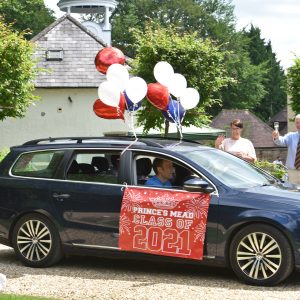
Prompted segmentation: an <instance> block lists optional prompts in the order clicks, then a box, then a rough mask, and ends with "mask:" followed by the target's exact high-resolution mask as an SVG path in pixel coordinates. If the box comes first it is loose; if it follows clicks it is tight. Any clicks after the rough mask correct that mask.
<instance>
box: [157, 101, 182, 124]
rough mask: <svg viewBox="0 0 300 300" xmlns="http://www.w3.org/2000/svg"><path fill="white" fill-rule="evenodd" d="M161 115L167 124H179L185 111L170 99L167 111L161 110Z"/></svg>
mask: <svg viewBox="0 0 300 300" xmlns="http://www.w3.org/2000/svg"><path fill="white" fill-rule="evenodd" d="M162 114H163V116H164V117H165V118H166V119H167V120H168V121H169V122H171V123H177V124H181V122H182V120H183V117H184V114H185V110H184V108H183V107H182V105H181V104H180V103H179V102H178V101H176V100H173V99H172V98H171V97H170V100H169V104H168V107H167V110H165V111H164V110H163V111H162Z"/></svg>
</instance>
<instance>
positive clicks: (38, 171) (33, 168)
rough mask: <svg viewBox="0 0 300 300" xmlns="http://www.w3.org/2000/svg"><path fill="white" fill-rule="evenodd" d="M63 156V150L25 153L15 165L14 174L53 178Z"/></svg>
mask: <svg viewBox="0 0 300 300" xmlns="http://www.w3.org/2000/svg"><path fill="white" fill-rule="evenodd" d="M63 156H64V152H63V151H39V152H31V153H24V154H22V155H21V156H20V157H19V159H18V160H17V162H16V163H15V165H14V166H13V168H12V174H13V175H16V176H26V177H38V178H53V177H54V174H55V172H56V170H57V167H58V165H59V164H60V162H61V160H62V158H63Z"/></svg>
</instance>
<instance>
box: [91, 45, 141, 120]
mask: <svg viewBox="0 0 300 300" xmlns="http://www.w3.org/2000/svg"><path fill="white" fill-rule="evenodd" d="M124 64H125V55H124V54H123V52H122V51H121V50H119V49H117V48H114V47H106V48H103V49H102V50H100V51H99V52H98V54H97V55H96V57H95V65H96V69H97V70H98V71H99V72H100V73H102V74H106V79H107V80H106V81H104V82H102V83H101V84H100V86H99V88H98V96H99V99H97V100H96V101H95V103H94V106H93V109H94V112H95V114H96V115H97V116H98V117H101V118H104V119H123V120H124V113H125V109H127V110H128V111H129V112H133V111H136V110H137V109H138V108H139V107H140V106H141V101H142V100H143V98H144V97H145V96H146V93H147V84H146V82H145V81H144V80H143V79H142V78H140V77H132V78H129V73H128V70H127V69H126V67H125V66H124Z"/></svg>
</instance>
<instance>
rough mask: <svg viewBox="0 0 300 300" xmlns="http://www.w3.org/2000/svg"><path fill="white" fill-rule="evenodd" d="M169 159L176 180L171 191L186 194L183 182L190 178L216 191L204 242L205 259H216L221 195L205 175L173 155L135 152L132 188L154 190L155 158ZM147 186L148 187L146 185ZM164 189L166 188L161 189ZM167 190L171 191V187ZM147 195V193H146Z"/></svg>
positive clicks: (213, 194) (213, 193)
mask: <svg viewBox="0 0 300 300" xmlns="http://www.w3.org/2000/svg"><path fill="white" fill-rule="evenodd" d="M157 157H159V158H161V159H167V160H170V161H172V162H173V165H174V175H175V176H174V178H172V179H170V181H171V182H172V187H171V190H172V191H175V192H178V194H179V193H184V190H183V182H184V181H185V178H187V177H188V176H197V177H202V178H203V179H204V180H207V181H208V182H209V184H210V185H211V187H212V188H213V189H214V191H213V192H211V194H210V201H209V208H208V217H207V222H206V232H205V240H204V249H203V251H204V257H205V258H206V259H214V258H215V256H216V253H217V241H218V206H219V195H218V191H217V189H216V187H215V186H214V185H213V184H212V182H210V181H209V180H208V179H207V178H206V177H205V176H204V175H203V174H201V173H200V172H199V171H197V170H196V169H194V168H193V167H192V166H190V165H188V164H187V163H186V162H185V161H184V160H182V159H176V158H174V157H173V155H170V154H169V155H168V154H162V153H155V152H153V153H150V152H149V151H143V150H140V151H135V152H134V153H133V158H132V161H133V165H134V166H135V167H134V168H133V171H134V170H135V171H134V172H133V175H132V176H133V180H132V182H133V184H132V187H138V188H143V189H146V190H148V189H150V190H151V189H153V188H154V187H152V186H147V183H146V182H147V179H149V178H151V177H152V176H154V175H155V172H154V170H153V167H152V168H151V165H152V166H153V165H154V160H155V158H157ZM145 184H146V185H145ZM155 188H156V189H157V187H155ZM159 188H162V189H164V187H159ZM167 189H170V188H169V187H168V188H167ZM144 193H145V194H146V193H147V191H145V192H144Z"/></svg>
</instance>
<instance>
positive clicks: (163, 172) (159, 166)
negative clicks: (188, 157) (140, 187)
mask: <svg viewBox="0 0 300 300" xmlns="http://www.w3.org/2000/svg"><path fill="white" fill-rule="evenodd" d="M153 170H154V172H155V176H153V177H151V178H149V179H148V180H147V181H146V183H145V185H146V186H157V187H171V186H172V184H171V182H170V179H171V178H172V177H173V172H174V167H173V163H172V162H171V161H170V160H166V159H161V158H155V159H154V161H153Z"/></svg>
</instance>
